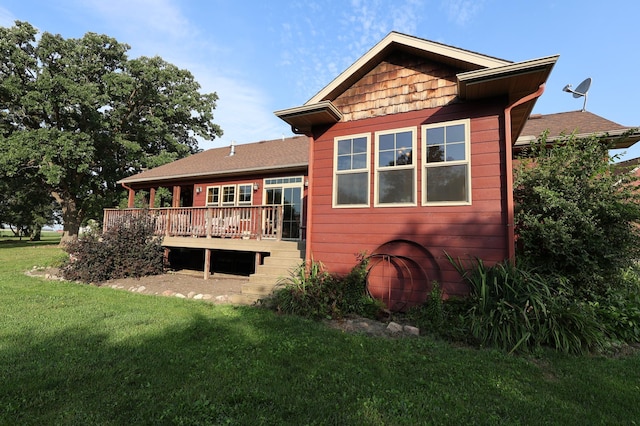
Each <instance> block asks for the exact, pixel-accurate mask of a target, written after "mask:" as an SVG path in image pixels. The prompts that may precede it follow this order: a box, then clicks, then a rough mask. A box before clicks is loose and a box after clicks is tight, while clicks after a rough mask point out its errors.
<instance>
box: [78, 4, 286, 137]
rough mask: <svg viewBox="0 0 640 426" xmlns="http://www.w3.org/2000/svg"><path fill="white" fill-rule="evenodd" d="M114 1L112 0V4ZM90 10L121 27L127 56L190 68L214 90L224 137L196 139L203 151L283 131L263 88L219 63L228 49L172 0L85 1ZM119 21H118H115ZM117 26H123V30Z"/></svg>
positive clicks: (241, 72) (203, 85)
mask: <svg viewBox="0 0 640 426" xmlns="http://www.w3.org/2000/svg"><path fill="white" fill-rule="evenodd" d="M114 3H115V4H114ZM89 4H90V6H91V7H92V9H93V11H95V12H96V13H98V14H101V15H102V16H103V18H104V19H105V20H107V21H110V26H113V27H118V26H119V28H121V29H124V31H125V32H124V37H129V40H126V41H127V42H128V43H129V44H131V46H132V50H131V52H130V53H131V55H130V56H132V57H135V56H140V55H144V56H153V55H159V56H161V57H162V58H163V59H165V60H166V61H168V62H171V63H173V64H174V65H176V66H178V67H179V68H183V69H187V70H189V71H190V72H191V73H192V74H193V75H194V77H195V79H196V81H197V82H198V83H199V84H200V86H201V92H202V93H211V92H216V93H217V94H218V98H219V99H218V102H217V105H216V109H215V110H214V112H213V114H214V120H213V121H214V122H215V123H216V124H218V125H219V126H220V127H221V128H222V130H223V132H224V135H223V136H222V137H221V138H220V139H216V140H214V141H200V143H199V145H200V148H202V149H209V148H212V147H215V146H221V145H227V144H229V143H231V141H232V140H233V141H235V142H237V143H246V142H254V141H259V140H264V139H268V138H277V137H280V136H281V134H282V133H284V132H286V133H287V134H289V133H290V131H289V132H287V129H288V128H287V127H286V125H285V124H284V122H280V120H279V119H278V118H277V117H275V116H274V115H273V111H272V108H270V107H269V102H268V97H267V96H266V95H265V93H264V91H263V90H261V89H259V88H257V87H255V84H253V83H252V82H247V81H245V79H244V78H243V77H242V76H243V75H245V72H244V70H239V69H234V68H233V65H232V64H230V63H229V62H224V66H222V65H220V63H219V62H214V61H216V59H217V60H218V61H219V58H220V55H219V54H215V53H216V52H220V51H223V50H226V49H227V48H221V47H220V46H218V45H217V44H215V43H214V42H212V41H211V40H210V37H209V36H208V34H207V33H205V29H203V28H198V27H197V25H196V24H195V23H193V22H190V21H189V19H188V18H187V17H185V16H184V14H183V13H182V12H181V10H180V7H179V5H180V3H178V2H172V1H171V0H162V1H159V0H114V1H111V2H109V3H108V5H105V3H104V2H101V1H99V0H92V1H91V3H89ZM116 23H117V25H116ZM121 24H124V28H123V27H122V25H121Z"/></svg>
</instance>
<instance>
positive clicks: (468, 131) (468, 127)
mask: <svg viewBox="0 0 640 426" xmlns="http://www.w3.org/2000/svg"><path fill="white" fill-rule="evenodd" d="M457 124H464V133H465V135H464V137H465V151H464V152H465V158H466V160H458V161H443V162H440V163H432V164H427V129H435V128H438V127H445V126H455V125H457ZM421 133H422V144H421V145H422V147H421V149H422V159H421V161H420V168H421V171H422V183H421V185H422V205H423V206H469V205H471V204H472V200H471V194H472V193H473V192H472V191H471V181H472V179H471V120H470V119H468V118H466V119H463V120H454V121H445V122H442V123H434V124H424V125H423V126H422V129H421ZM455 165H466V166H467V200H468V201H431V202H427V168H430V167H445V166H455Z"/></svg>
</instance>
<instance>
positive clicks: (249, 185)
mask: <svg viewBox="0 0 640 426" xmlns="http://www.w3.org/2000/svg"><path fill="white" fill-rule="evenodd" d="M241 186H248V187H249V201H240V187H241ZM235 195H236V197H235V198H236V205H238V206H251V205H253V183H239V184H238V188H237V189H236V194H235Z"/></svg>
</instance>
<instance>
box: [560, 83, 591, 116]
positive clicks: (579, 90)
mask: <svg viewBox="0 0 640 426" xmlns="http://www.w3.org/2000/svg"><path fill="white" fill-rule="evenodd" d="M590 87H591V77H587V78H585V79H584V81H583V82H582V83H580V84H578V87H576V90H573V89H572V88H571V85H570V84H567V85H566V86H564V89H562V90H564V91H565V92H569V93H573V97H574V98H579V97H580V96H584V104H582V111H585V109H586V107H587V92H588V91H589V88H590Z"/></svg>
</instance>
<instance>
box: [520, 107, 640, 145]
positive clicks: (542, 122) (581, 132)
mask: <svg viewBox="0 0 640 426" xmlns="http://www.w3.org/2000/svg"><path fill="white" fill-rule="evenodd" d="M547 130H548V131H549V134H548V137H547V141H549V142H553V141H556V140H559V139H562V138H563V137H566V136H569V135H571V134H575V135H576V136H578V137H587V136H592V135H596V136H599V137H601V138H602V139H605V140H610V141H612V142H613V143H614V145H615V147H616V148H628V147H630V146H631V145H633V144H634V143H636V142H637V141H638V140H640V132H639V130H638V129H637V128H635V129H634V128H632V127H628V126H623V125H621V124H618V123H615V122H613V121H611V120H607V119H606V118H603V117H600V116H599V115H596V114H593V113H591V112H588V111H570V112H560V113H556V114H545V115H542V114H532V115H531V116H529V119H528V120H527V123H526V124H525V126H524V129H523V130H522V133H521V135H520V137H519V138H518V140H517V141H516V147H522V146H526V145H528V144H530V143H531V142H532V141H534V140H536V139H537V138H538V136H540V135H541V134H542V133H543V132H544V131H547Z"/></svg>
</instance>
